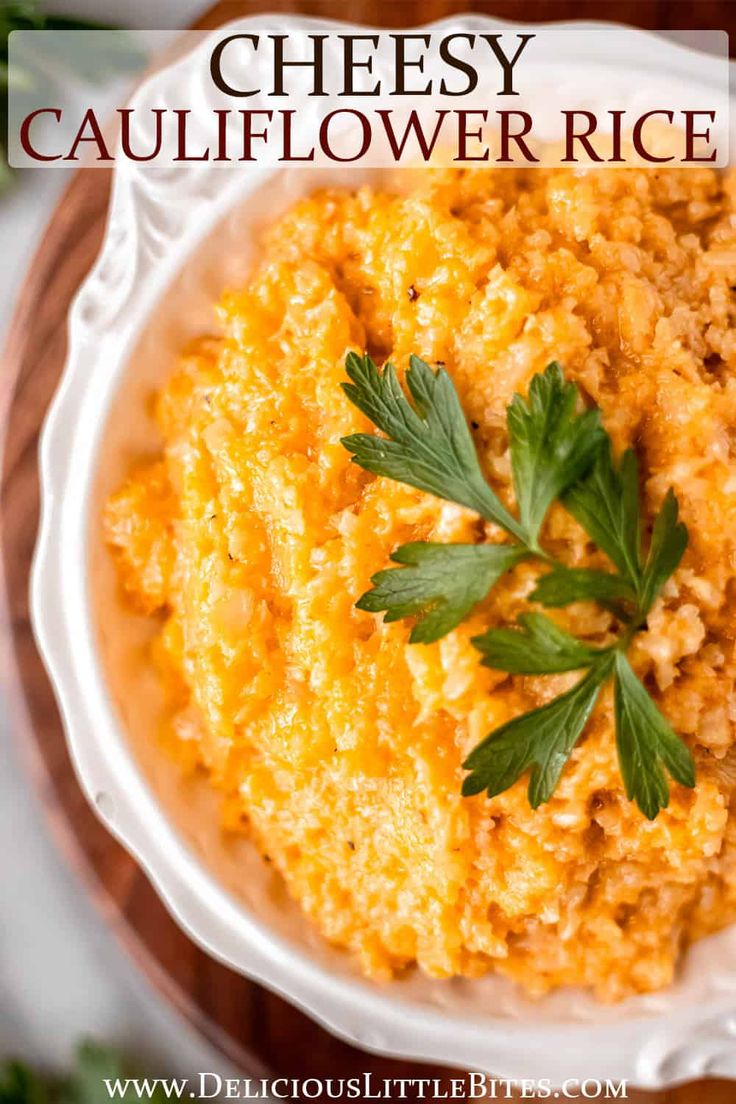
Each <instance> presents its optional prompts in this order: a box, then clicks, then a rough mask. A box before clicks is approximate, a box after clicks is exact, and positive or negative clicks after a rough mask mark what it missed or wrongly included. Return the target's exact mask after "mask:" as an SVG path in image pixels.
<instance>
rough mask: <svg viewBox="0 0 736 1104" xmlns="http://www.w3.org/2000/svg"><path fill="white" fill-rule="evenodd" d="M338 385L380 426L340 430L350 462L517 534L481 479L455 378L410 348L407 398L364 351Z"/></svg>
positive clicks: (392, 374) (388, 371)
mask: <svg viewBox="0 0 736 1104" xmlns="http://www.w3.org/2000/svg"><path fill="white" fill-rule="evenodd" d="M345 369H346V371H347V374H348V376H349V377H350V379H351V381H352V382H351V383H343V384H342V387H343V390H344V391H345V394H346V395H347V396H348V398H349V399H350V401H351V402H352V403H354V404H355V406H357V407H358V409H359V410H362V411H363V413H364V414H365V415H366V416H367V417H368V418H370V419H371V421H372V422H373V423H374V424H375V425H377V426H378V428H379V429H381V430H383V432H384V433H385V434H386V438H383V437H376V436H374V435H373V434H369V433H354V434H352V435H351V436H349V437H343V438H342V443H343V445H344V446H345V448H346V449H347V450H348V452H350V453H352V456H353V463H355V464H358V465H359V466H360V467H361V468H365V470H366V471H370V472H374V473H375V474H376V475H384V476H388V477H389V478H390V479H396V480H397V481H398V482H399V483H408V484H409V486H411V487H417V488H418V489H419V490H420V491H428V492H429V493H430V494H434V495H437V497H438V498H444V499H447V500H449V501H450V502H457V503H459V504H460V505H461V506H467V507H468V509H470V510H475V511H476V513H478V514H480V515H481V517H483V518H485V519H486V520H487V521H493V522H495V523H496V524H497V525H500V526H501V528H503V529H505V530H506V531H507V532H508V533H511V534H512V535H513V536H515V537H517V538H518V539H522V538H523V532H522V529H521V527H520V525H519V523H518V522H517V521H516V519H515V518H514V517H512V515H511V514H510V513H509V511H508V510H507V509H506V507H505V506H504V505H503V503H502V502H501V500H500V499H499V498H498V496H497V495H496V494H495V493H494V492H493V491H492V490H491V488H490V487H489V485H488V483H487V482H486V480H485V478H484V476H483V472H482V471H481V468H480V464H479V462H478V455H477V453H476V451H475V445H474V444H473V439H472V437H471V435H470V430H469V429H468V425H467V422H466V421H465V415H464V414H463V409H462V407H461V405H460V400H459V398H458V395H457V391H456V390H455V387H454V384H453V382H452V380H451V379H450V377H449V376H448V374H447V372H446V371H445V370H444V368H439V369H438V370H437V371H436V372H433V371H432V369H431V368H430V367H429V365H428V364H426V363H425V361H423V360H420V358H419V357H417V356H412V357H411V359H410V362H409V370H408V371H407V373H406V384H407V387H408V389H409V393H410V395H411V397H412V398H413V400H414V405H413V406H412V404H411V403H410V402H409V400H408V399H407V397H406V395H405V394H404V392H403V390H402V388H401V384H400V383H399V379H398V376H397V374H396V369H395V368H394V366H393V364H391V363H390V362H389V363H387V364H386V365H385V367H384V369H383V371H382V372H379V370H378V368H377V367H376V365H375V364H374V362H373V361H372V360H371V358H370V357H369V356H368V355H366V356H363V357H359V356H357V355H356V354H355V353H349V354H348V357H347V359H346V362H345Z"/></svg>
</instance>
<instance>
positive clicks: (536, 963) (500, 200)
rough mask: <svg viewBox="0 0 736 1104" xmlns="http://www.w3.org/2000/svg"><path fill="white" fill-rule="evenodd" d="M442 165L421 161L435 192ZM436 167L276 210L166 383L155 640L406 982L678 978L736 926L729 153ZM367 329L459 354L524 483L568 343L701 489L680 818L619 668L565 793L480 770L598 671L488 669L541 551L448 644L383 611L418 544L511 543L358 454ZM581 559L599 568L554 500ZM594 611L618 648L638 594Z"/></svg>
mask: <svg viewBox="0 0 736 1104" xmlns="http://www.w3.org/2000/svg"><path fill="white" fill-rule="evenodd" d="M417 181H418V183H417ZM412 183H413V190H411V191H408V192H403V193H401V194H399V193H396V194H392V193H390V192H383V191H373V190H370V189H368V188H364V189H361V190H359V191H357V192H348V191H339V190H337V191H328V192H319V193H317V194H315V195H312V196H311V197H310V198H307V199H305V200H303V201H301V202H299V203H298V204H297V205H296V206H295V207H294V208H293V209H292V210H291V211H289V212H288V213H287V214H286V215H285V216H284V217H283V218H281V219H280V220H279V221H278V222H277V223H276V224H275V226H274V227H273V228H272V229H271V231H270V233H269V234H268V236H267V238H266V241H265V245H264V250H263V255H262V259H261V261H260V264H259V265H258V268H257V269H256V271H255V273H254V275H253V278H252V280H251V283H250V284H249V286H248V287H247V288H246V289H245V290H243V291H239V292H237V293H231V294H228V295H226V296H225V298H224V300H223V302H222V305H221V307H220V310H219V315H220V319H221V322H222V330H223V334H222V336H221V337H217V338H208V339H206V340H202V341H201V342H199V343H198V344H197V346H196V347H195V348H192V349H191V350H189V351H188V352H186V353H185V355H184V356H183V359H182V362H181V366H180V368H179V370H178V372H177V374H176V375H175V376H174V378H173V379H172V380H171V381H170V382H169V384H168V385H167V387H166V388H165V389H164V391H163V392H162V393H161V395H160V396H159V397H158V400H157V416H158V421H159V424H160V427H161V432H162V435H163V439H164V449H163V452H162V454H161V456H160V458H158V459H156V460H155V461H154V462H153V463H152V464H150V465H149V466H147V467H143V468H141V469H140V470H138V471H137V472H135V473H134V474H133V476H132V478H131V479H130V481H129V482H128V483H126V484H125V486H123V487H122V488H121V490H120V491H118V493H117V494H116V495H115V496H114V497H113V498H112V499H111V501H110V502H109V504H108V506H107V510H106V517H105V526H106V536H107V540H108V541H109V543H110V544H111V545H112V547H113V549H114V552H115V554H116V557H117V561H118V564H119V567H120V572H121V577H122V580H123V584H124V587H125V590H126V592H127V593H128V595H129V596H130V598H131V599H132V601H133V602H134V603H135V605H136V606H137V608H138V609H139V610H141V611H142V612H144V613H147V614H152V613H154V612H156V611H161V612H162V615H163V620H162V626H163V627H162V629H161V633H160V636H159V637H158V639H157V642H156V644H155V647H154V651H155V659H156V663H157V664H158V665H159V666H160V668H161V670H162V673H163V677H164V679H165V685H166V686H167V689H168V699H169V702H170V711H171V727H172V731H173V732H174V733H175V734H176V735H177V736H179V737H180V738H181V739H180V740H179V741H178V745H179V747H180V748H181V749H182V754H183V755H184V756H185V758H188V759H189V761H192V760H193V761H194V762H195V763H196V765H198V766H201V767H203V768H204V769H205V770H206V771H207V772H208V774H209V778H210V780H211V783H212V785H213V786H215V787H217V789H218V790H220V791H221V792H222V794H223V795H224V809H225V820H226V824H227V825H228V826H229V827H232V828H236V829H237V830H241V829H242V830H245V831H247V832H249V833H251V834H252V837H253V838H254V839H255V841H256V843H257V844H258V846H259V847H260V848H261V849H262V850H263V851H264V852H267V853H268V855H269V856H270V857H271V859H272V860H273V862H274V864H275V865H276V867H277V868H278V870H279V871H280V872H281V874H282V875H283V878H284V880H285V881H286V884H287V885H288V888H289V890H290V892H291V894H292V895H293V896H294V897H295V898H296V900H297V901H299V903H300V904H301V907H302V908H303V910H304V911H305V913H306V914H307V915H308V916H309V917H310V918H311V919H312V920H313V921H314V922H315V923H316V924H317V925H318V926H319V928H320V929H321V931H322V932H323V934H324V935H325V936H326V937H327V938H328V939H329V940H331V941H333V942H334V943H336V944H339V945H342V946H344V947H346V948H349V949H350V950H351V951H352V952H354V953H355V954H356V955H357V956H358V957H359V959H360V962H361V965H362V967H363V969H364V970H365V971H366V973H368V974H369V975H371V976H373V977H377V978H382V977H388V976H390V975H392V974H393V973H394V972H395V971H397V970H401V969H402V968H403V967H406V966H408V965H410V964H412V963H414V962H417V963H418V964H419V965H420V966H421V968H422V969H423V970H425V971H426V972H427V973H428V974H431V975H433V976H435V977H449V976H451V975H453V974H463V975H467V976H471V977H474V976H478V975H480V974H483V973H485V972H486V971H488V970H497V971H500V972H502V973H504V974H506V975H508V976H510V977H512V978H514V979H516V980H517V981H519V982H520V983H521V984H522V985H523V986H524V987H525V988H526V989H527V990H528V991H530V992H531V993H533V994H542V993H544V992H545V991H547V990H549V989H550V988H553V987H555V986H560V985H565V984H580V985H584V986H589V987H592V988H593V989H594V991H595V992H596V993H597V994H598V996H599V997H600V998H602V999H604V1000H615V999H618V998H621V997H623V996H625V995H627V994H629V993H632V992H642V991H646V990H651V989H656V988H657V987H659V986H663V985H666V984H667V983H668V982H670V981H671V979H672V977H673V971H674V969H675V966H676V963H677V960H678V956H679V954H680V951H681V949H682V947H683V946H684V945H685V944H687V943H688V942H690V941H691V940H693V939H694V938H697V937H698V936H701V935H703V934H704V933H706V932H709V931H712V930H714V929H716V928H718V927H720V926H721V925H723V924H725V923H727V922H728V921H730V920H732V919H733V918H734V917H736V814H731V812H730V809H731V802H732V795H733V794H734V791H735V789H736V748H734V734H735V732H736V696H735V695H734V676H735V674H736V655H735V651H734V628H735V624H734V622H735V617H734V608H735V606H734V602H735V600H736V583H735V582H734V576H735V573H736V329H734V315H735V314H736V299H735V297H734V291H733V288H732V285H734V284H736V213H734V197H735V196H736V183H735V182H734V178H733V177H730V176H723V175H719V174H718V173H716V172H714V171H711V170H702V171H701V170H686V171H679V172H678V171H675V170H665V171H639V170H633V169H632V170H627V171H611V170H608V171H605V170H600V169H596V170H585V171H572V170H570V171H568V170H549V171H547V170H538V169H537V170H527V171H512V170H502V171H493V170H489V169H481V170H475V171H473V170H454V171H450V172H444V171H429V170H427V171H424V173H423V174H421V175H417V176H414V177H412ZM350 349H356V350H359V351H362V350H363V349H367V350H368V351H369V352H371V353H372V354H373V355H374V356H375V357H376V358H377V359H379V360H383V359H385V358H386V357H389V356H390V357H391V358H392V359H393V360H394V361H395V363H396V364H397V365H398V366H399V368H400V369H403V368H404V367H405V366H406V364H407V362H408V357H409V355H410V353H417V354H419V355H420V356H422V357H424V358H425V359H426V360H428V361H429V362H430V363H443V364H444V365H445V366H446V367H447V370H448V371H449V372H450V374H451V375H452V378H453V380H454V381H455V384H456V386H457V388H458V390H459V393H460V396H461V400H462V402H463V405H464V408H465V411H466V413H467V417H468V419H469V421H470V423H471V425H472V428H473V431H474V436H475V440H476V443H477V447H478V450H479V453H480V456H481V458H482V462H483V463H484V465H485V467H486V470H487V473H488V476H489V478H490V480H491V482H492V484H493V486H494V487H495V488H496V489H497V490H498V491H499V493H500V494H501V495H502V497H504V499H505V501H506V502H507V503H508V504H513V497H512V489H511V477H510V467H509V455H508V443H507V438H506V431H505V407H506V404H507V403H508V402H509V400H510V399H511V396H512V395H513V393H514V392H515V391H519V392H522V393H524V392H526V389H527V387H528V384H529V380H530V378H531V376H532V375H533V374H534V373H535V372H538V371H540V370H541V369H543V368H544V367H545V366H546V365H547V363H548V362H549V361H550V360H552V359H553V358H555V359H557V360H559V361H560V362H561V363H562V364H563V365H564V367H565V370H566V373H567V374H568V376H569V378H571V379H573V380H575V381H576V382H577V384H578V385H579V387H580V389H581V390H582V392H583V394H584V395H586V396H588V397H589V399H591V400H593V401H594V402H596V403H598V404H599V405H600V407H601V408H602V411H603V416H604V422H605V425H606V428H607V429H608V431H609V432H610V434H611V435H612V437H613V440H614V444H615V446H616V448H617V450H622V449H624V448H625V447H627V446H630V445H633V446H634V447H635V448H636V450H637V452H638V455H639V459H640V463H641V468H642V495H643V503H642V505H643V511H644V516H645V518H646V519H648V520H651V517H652V515H653V514H654V512H655V511H656V509H657V508H658V506H659V504H660V503H661V501H662V498H663V496H664V494H665V492H666V490H667V488H668V487H669V486H670V485H672V486H674V488H675V491H676V493H677V496H678V499H679V502H680V507H681V513H682V517H683V520H684V521H685V523H686V524H687V526H688V529H689V531H690V546H689V549H688V551H687V553H686V556H685V559H684V560H683V563H682V565H681V567H680V569H679V570H678V571H677V573H676V575H675V576H674V578H673V579H672V580H670V582H669V583H668V584H667V586H666V589H665V592H664V595H663V597H662V598H660V600H659V601H658V602H657V604H656V606H655V608H654V610H653V612H652V615H651V617H650V618H649V624H648V630H647V631H646V632H644V633H642V634H641V635H640V636H639V637H638V638H637V641H636V643H635V646H634V648H633V650H632V661H633V662H634V665H635V667H636V670H637V672H638V673H639V674H640V676H641V677H643V678H644V679H645V681H646V683H647V685H648V686H649V688H650V689H651V691H652V692H653V694H654V695H655V697H656V698H657V700H658V702H659V704H660V706H661V708H662V709H663V710H664V712H665V713H666V714H667V716H668V717H669V719H670V720H671V722H672V724H673V726H674V727H675V728H676V729H677V731H678V732H680V733H681V734H683V736H684V738H685V739H686V741H687V742H688V744H689V745H690V746H691V747H692V748H693V750H694V754H695V758H696V762H697V770H698V784H697V787H696V789H695V790H694V791H689V790H685V789H683V788H681V787H679V786H673V793H672V799H671V802H670V806H669V808H668V809H666V810H664V811H663V812H662V813H660V815H659V817H658V818H657V819H656V820H655V821H653V822H648V821H647V820H646V819H645V818H644V817H643V816H642V815H641V813H640V812H639V810H638V809H637V808H636V806H635V805H633V804H632V803H630V802H628V801H627V800H626V798H625V796H624V794H623V791H622V784H621V778H620V775H619V770H618V765H617V761H616V753H615V746H614V731H613V717H612V702H611V695H610V691H607V692H606V694H605V695H604V696H603V699H602V702H601V703H600V705H599V707H598V708H597V710H596V713H595V715H594V718H593V721H592V723H591V724H590V725H589V727H588V730H587V732H586V734H585V736H584V737H583V739H582V740H581V742H580V745H579V746H578V748H577V749H576V750H575V751H574V753H573V756H572V759H571V761H570V764H569V765H568V766H567V768H566V769H565V771H564V774H563V777H562V781H561V784H560V785H559V787H558V789H557V791H556V793H555V794H554V796H553V798H552V800H551V801H550V802H549V803H548V804H547V805H544V806H542V807H541V808H540V809H538V810H537V811H533V810H532V809H531V808H530V807H529V804H528V801H527V796H526V779H524V780H522V781H521V782H519V783H517V784H516V785H515V786H514V787H513V788H512V789H511V790H509V791H508V792H506V793H504V794H501V795H500V796H498V797H496V798H494V799H493V800H488V798H487V797H486V796H484V795H481V796H479V797H475V798H471V799H468V798H463V797H461V795H460V785H461V781H462V778H463V771H462V769H461V766H460V764H461V762H462V760H463V758H464V757H465V755H466V754H467V753H468V752H469V751H470V749H471V748H472V747H473V746H474V745H475V744H476V743H477V742H478V741H479V740H480V739H481V738H482V737H484V736H485V735H486V734H487V733H488V732H489V731H490V730H491V729H492V728H494V727H496V726H497V725H499V724H501V723H502V722H504V721H506V720H508V719H509V718H511V717H513V716H515V715H516V714H518V713H520V712H522V711H524V710H527V709H529V708H532V707H534V706H536V705H539V704H541V703H542V702H544V701H547V700H548V699H549V698H550V697H553V696H555V695H556V694H558V693H559V692H560V691H561V690H562V689H563V688H565V687H566V686H568V685H569V684H570V683H571V682H572V681H574V680H575V677H576V676H575V675H561V676H552V677H550V676H545V677H541V678H529V677H526V678H524V677H509V676H506V675H504V674H502V673H498V672H493V671H490V670H487V669H485V668H483V667H481V665H480V662H479V655H478V653H477V652H476V651H475V649H474V648H473V647H472V646H471V644H470V637H471V636H473V635H474V634H476V633H478V632H479V631H482V629H483V628H484V627H487V626H489V625H495V624H509V623H511V622H513V621H514V619H515V617H516V615H517V613H518V612H520V611H522V610H523V609H524V608H527V602H526V600H525V596H526V595H527V594H528V593H529V591H530V589H531V588H532V585H533V581H534V578H535V574H536V571H537V569H536V568H535V567H534V566H533V565H530V564H522V565H520V566H519V567H518V568H517V569H516V570H515V571H514V572H513V573H512V574H510V575H508V576H506V577H505V578H504V579H503V580H502V582H501V583H500V584H499V585H498V586H497V588H496V589H495V590H494V591H493V592H492V593H491V595H490V596H489V598H488V599H487V600H486V602H485V603H484V604H483V606H482V607H480V608H478V609H477V610H476V612H475V614H474V615H473V616H472V617H471V618H470V619H469V620H468V621H467V622H466V623H465V624H463V625H462V626H461V627H460V628H458V629H457V630H455V631H454V632H452V633H451V634H450V635H449V636H447V637H446V638H444V639H443V640H441V641H439V642H438V643H436V644H433V645H428V646H427V645H414V646H412V645H409V644H408V643H407V638H408V634H409V630H410V625H409V624H407V623H406V622H398V623H396V624H392V625H384V624H383V623H382V621H381V619H380V616H373V615H371V614H368V613H362V612H360V611H358V610H356V609H355V608H354V603H355V601H356V599H357V598H358V597H359V596H360V595H361V594H362V593H363V592H364V591H365V590H366V589H367V588H368V586H369V578H370V576H371V575H372V574H373V573H374V572H376V571H377V570H379V569H380V568H382V567H385V566H387V563H388V559H389V555H390V553H391V552H392V550H393V549H395V548H396V546H397V545H399V544H401V543H403V542H405V541H410V540H441V541H482V540H490V541H497V540H500V539H502V534H501V533H500V532H499V531H498V530H496V529H495V528H494V527H493V526H491V525H488V524H484V523H482V522H480V521H479V519H478V518H477V517H475V516H474V515H472V514H471V513H470V512H468V511H466V510H464V509H461V508H459V507H455V506H452V505H450V504H448V503H443V502H440V501H439V500H438V499H435V498H433V497H431V496H429V495H427V494H423V493H421V492H419V491H415V490H412V489H411V488H408V487H404V486H401V485H398V484H396V483H393V482H391V481H390V480H387V479H383V478H374V477H371V476H369V475H367V474H366V473H365V472H363V471H361V470H360V469H358V468H357V467H356V466H354V465H351V464H350V462H349V456H348V454H347V452H346V451H345V449H344V448H343V447H342V446H341V444H340V437H341V436H343V435H344V434H348V433H353V432H356V431H365V430H367V429H370V428H371V427H370V426H369V425H368V423H367V422H366V420H365V419H364V418H363V417H362V415H360V414H359V413H358V412H357V410H356V409H355V408H354V407H353V406H351V405H350V403H349V402H348V400H347V399H346V398H345V396H344V395H343V393H342V391H341V389H340V386H339V384H340V381H341V380H343V379H344V378H345V372H344V359H345V354H346V352H347V351H348V350H350ZM545 539H546V541H547V544H548V546H549V547H550V549H551V550H552V551H553V553H554V554H555V555H556V556H557V557H558V558H560V559H563V560H565V561H566V562H567V563H569V564H571V565H596V564H597V565H599V566H604V565H605V561H604V560H603V559H602V558H601V557H600V554H598V553H596V552H595V550H594V549H593V548H592V547H591V545H590V543H589V542H588V540H587V539H586V536H585V534H584V533H583V531H582V529H580V528H579V527H578V525H577V524H576V523H575V522H574V521H573V520H572V519H571V518H570V517H569V516H568V515H567V514H566V513H565V512H564V511H563V510H562V509H561V508H560V507H558V506H557V507H554V508H553V510H552V512H551V514H550V517H549V520H548V523H547V526H546V531H545ZM559 616H560V623H561V624H564V625H565V626H566V627H569V628H571V629H572V630H573V631H574V632H575V633H576V634H578V635H585V636H587V637H589V638H590V639H591V640H592V641H596V642H599V641H602V640H604V639H605V638H606V634H607V633H608V632H609V631H610V630H611V628H612V623H611V617H610V615H609V614H607V613H605V612H604V611H602V610H600V609H599V608H598V607H597V606H594V605H592V604H579V605H577V606H573V607H570V609H569V610H567V611H565V612H564V613H562V614H560V615H559Z"/></svg>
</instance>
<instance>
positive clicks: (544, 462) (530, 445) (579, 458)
mask: <svg viewBox="0 0 736 1104" xmlns="http://www.w3.org/2000/svg"><path fill="white" fill-rule="evenodd" d="M578 398H579V393H578V389H577V387H576V386H575V384H574V383H569V382H567V381H566V380H565V377H564V375H563V373H562V368H561V367H560V365H559V364H558V363H557V362H556V361H553V362H552V363H551V364H550V365H549V366H548V367H547V369H546V370H545V371H544V372H543V373H542V374H540V375H536V376H535V377H534V379H533V380H532V382H531V384H530V386H529V397H528V399H523V398H522V397H521V395H514V397H513V399H512V401H511V404H510V405H509V407H508V410H507V424H508V429H509V436H510V448H511V466H512V470H513V476H514V490H515V491H516V500H517V502H518V503H519V514H520V516H521V523H522V525H523V527H524V530H525V533H526V541H527V543H528V544H529V545H531V546H532V547H534V546H536V542H537V538H538V536H539V530H540V528H541V526H542V522H543V521H544V518H545V516H546V514H547V510H548V509H549V507H550V505H551V504H552V502H553V501H554V499H555V498H557V497H558V496H559V495H560V494H561V493H562V492H563V491H565V490H567V488H568V487H571V486H572V484H573V483H575V482H576V481H577V480H578V479H580V478H581V477H582V476H583V475H585V474H586V472H587V470H588V469H589V468H590V465H591V463H592V461H593V459H594V457H595V455H596V453H597V452H598V451H599V450H600V448H601V446H602V445H603V444H605V441H606V434H605V432H604V430H603V428H602V427H601V424H600V411H599V410H598V409H595V408H594V409H592V410H586V411H584V413H582V414H576V413H575V407H576V404H577V401H578Z"/></svg>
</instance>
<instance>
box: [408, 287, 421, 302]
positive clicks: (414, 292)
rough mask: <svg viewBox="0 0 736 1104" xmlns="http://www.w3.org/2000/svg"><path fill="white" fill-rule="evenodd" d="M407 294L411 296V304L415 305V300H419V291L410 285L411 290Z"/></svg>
mask: <svg viewBox="0 0 736 1104" xmlns="http://www.w3.org/2000/svg"><path fill="white" fill-rule="evenodd" d="M406 294H407V295H408V296H409V302H410V303H413V302H414V300H415V299H418V298H419V292H418V291H417V289H416V288H415V287H414V285H413V284H410V285H409V290H408V291H407V293H406Z"/></svg>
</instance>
